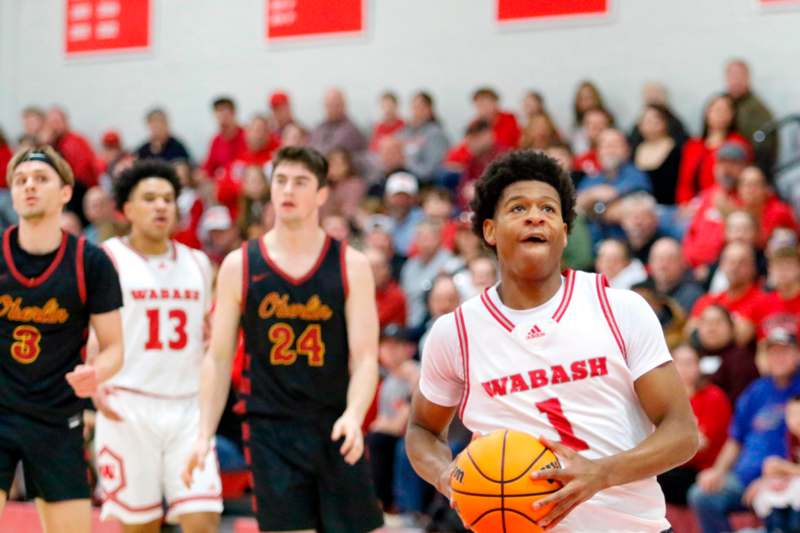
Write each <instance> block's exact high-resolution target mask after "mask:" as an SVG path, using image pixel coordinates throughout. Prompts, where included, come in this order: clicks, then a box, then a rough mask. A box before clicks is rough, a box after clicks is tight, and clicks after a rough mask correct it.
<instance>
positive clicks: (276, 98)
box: [269, 91, 289, 109]
mask: <svg viewBox="0 0 800 533" xmlns="http://www.w3.org/2000/svg"><path fill="white" fill-rule="evenodd" d="M288 103H289V95H288V94H286V93H285V92H283V91H275V92H274V93H272V94H271V95H270V97H269V106H270V107H271V108H272V109H275V108H276V107H280V106H282V105H287V104H288Z"/></svg>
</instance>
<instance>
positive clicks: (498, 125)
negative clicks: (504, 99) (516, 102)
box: [472, 87, 520, 148]
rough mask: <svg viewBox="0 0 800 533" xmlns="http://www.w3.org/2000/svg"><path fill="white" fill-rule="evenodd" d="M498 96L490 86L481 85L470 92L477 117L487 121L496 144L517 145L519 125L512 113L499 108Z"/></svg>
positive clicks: (511, 146) (514, 146)
mask: <svg viewBox="0 0 800 533" xmlns="http://www.w3.org/2000/svg"><path fill="white" fill-rule="evenodd" d="M499 102H500V97H499V96H498V94H497V92H495V90H494V89H492V88H490V87H481V88H479V89H478V90H476V91H475V92H474V93H473V94H472V103H473V104H475V110H476V111H477V112H478V116H477V117H476V118H477V119H483V120H486V121H487V122H489V124H490V125H491V127H492V129H493V130H494V136H495V139H496V140H497V144H499V145H502V146H506V147H508V148H516V147H517V146H519V136H520V131H519V125H518V124H517V118H516V117H515V116H514V114H513V113H508V112H506V111H502V110H501V109H500V105H499Z"/></svg>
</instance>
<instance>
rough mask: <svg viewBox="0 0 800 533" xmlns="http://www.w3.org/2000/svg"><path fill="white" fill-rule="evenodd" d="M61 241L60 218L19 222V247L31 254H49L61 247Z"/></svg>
mask: <svg viewBox="0 0 800 533" xmlns="http://www.w3.org/2000/svg"><path fill="white" fill-rule="evenodd" d="M61 239H62V234H61V219H60V217H43V218H40V219H36V220H25V219H20V221H19V230H18V232H17V242H18V243H19V247H20V248H22V249H23V250H25V251H26V252H28V253H29V254H35V255H43V254H48V253H50V252H52V251H54V250H56V249H57V248H58V247H59V246H61Z"/></svg>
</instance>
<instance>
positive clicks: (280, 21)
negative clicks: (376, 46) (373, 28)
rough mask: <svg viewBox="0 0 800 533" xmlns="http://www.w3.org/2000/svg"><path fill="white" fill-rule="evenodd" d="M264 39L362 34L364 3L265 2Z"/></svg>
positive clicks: (338, 0)
mask: <svg viewBox="0 0 800 533" xmlns="http://www.w3.org/2000/svg"><path fill="white" fill-rule="evenodd" d="M266 3H267V40H269V41H272V40H277V39H287V38H297V37H321V36H329V35H337V34H353V33H360V32H362V31H364V0H336V1H334V2H332V1H330V0H266Z"/></svg>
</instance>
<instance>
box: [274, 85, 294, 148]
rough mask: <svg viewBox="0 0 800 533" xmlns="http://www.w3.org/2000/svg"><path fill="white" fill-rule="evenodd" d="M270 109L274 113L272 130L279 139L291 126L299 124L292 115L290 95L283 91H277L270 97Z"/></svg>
mask: <svg viewBox="0 0 800 533" xmlns="http://www.w3.org/2000/svg"><path fill="white" fill-rule="evenodd" d="M269 108H270V110H271V111H272V122H273V124H272V128H273V129H274V130H275V133H276V134H277V135H278V137H283V133H284V131H286V128H287V127H288V126H289V125H290V124H297V121H296V120H295V118H294V114H293V113H292V105H291V102H290V101H289V95H288V94H286V93H285V92H283V91H275V92H273V93H272V94H271V95H270V96H269Z"/></svg>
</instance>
